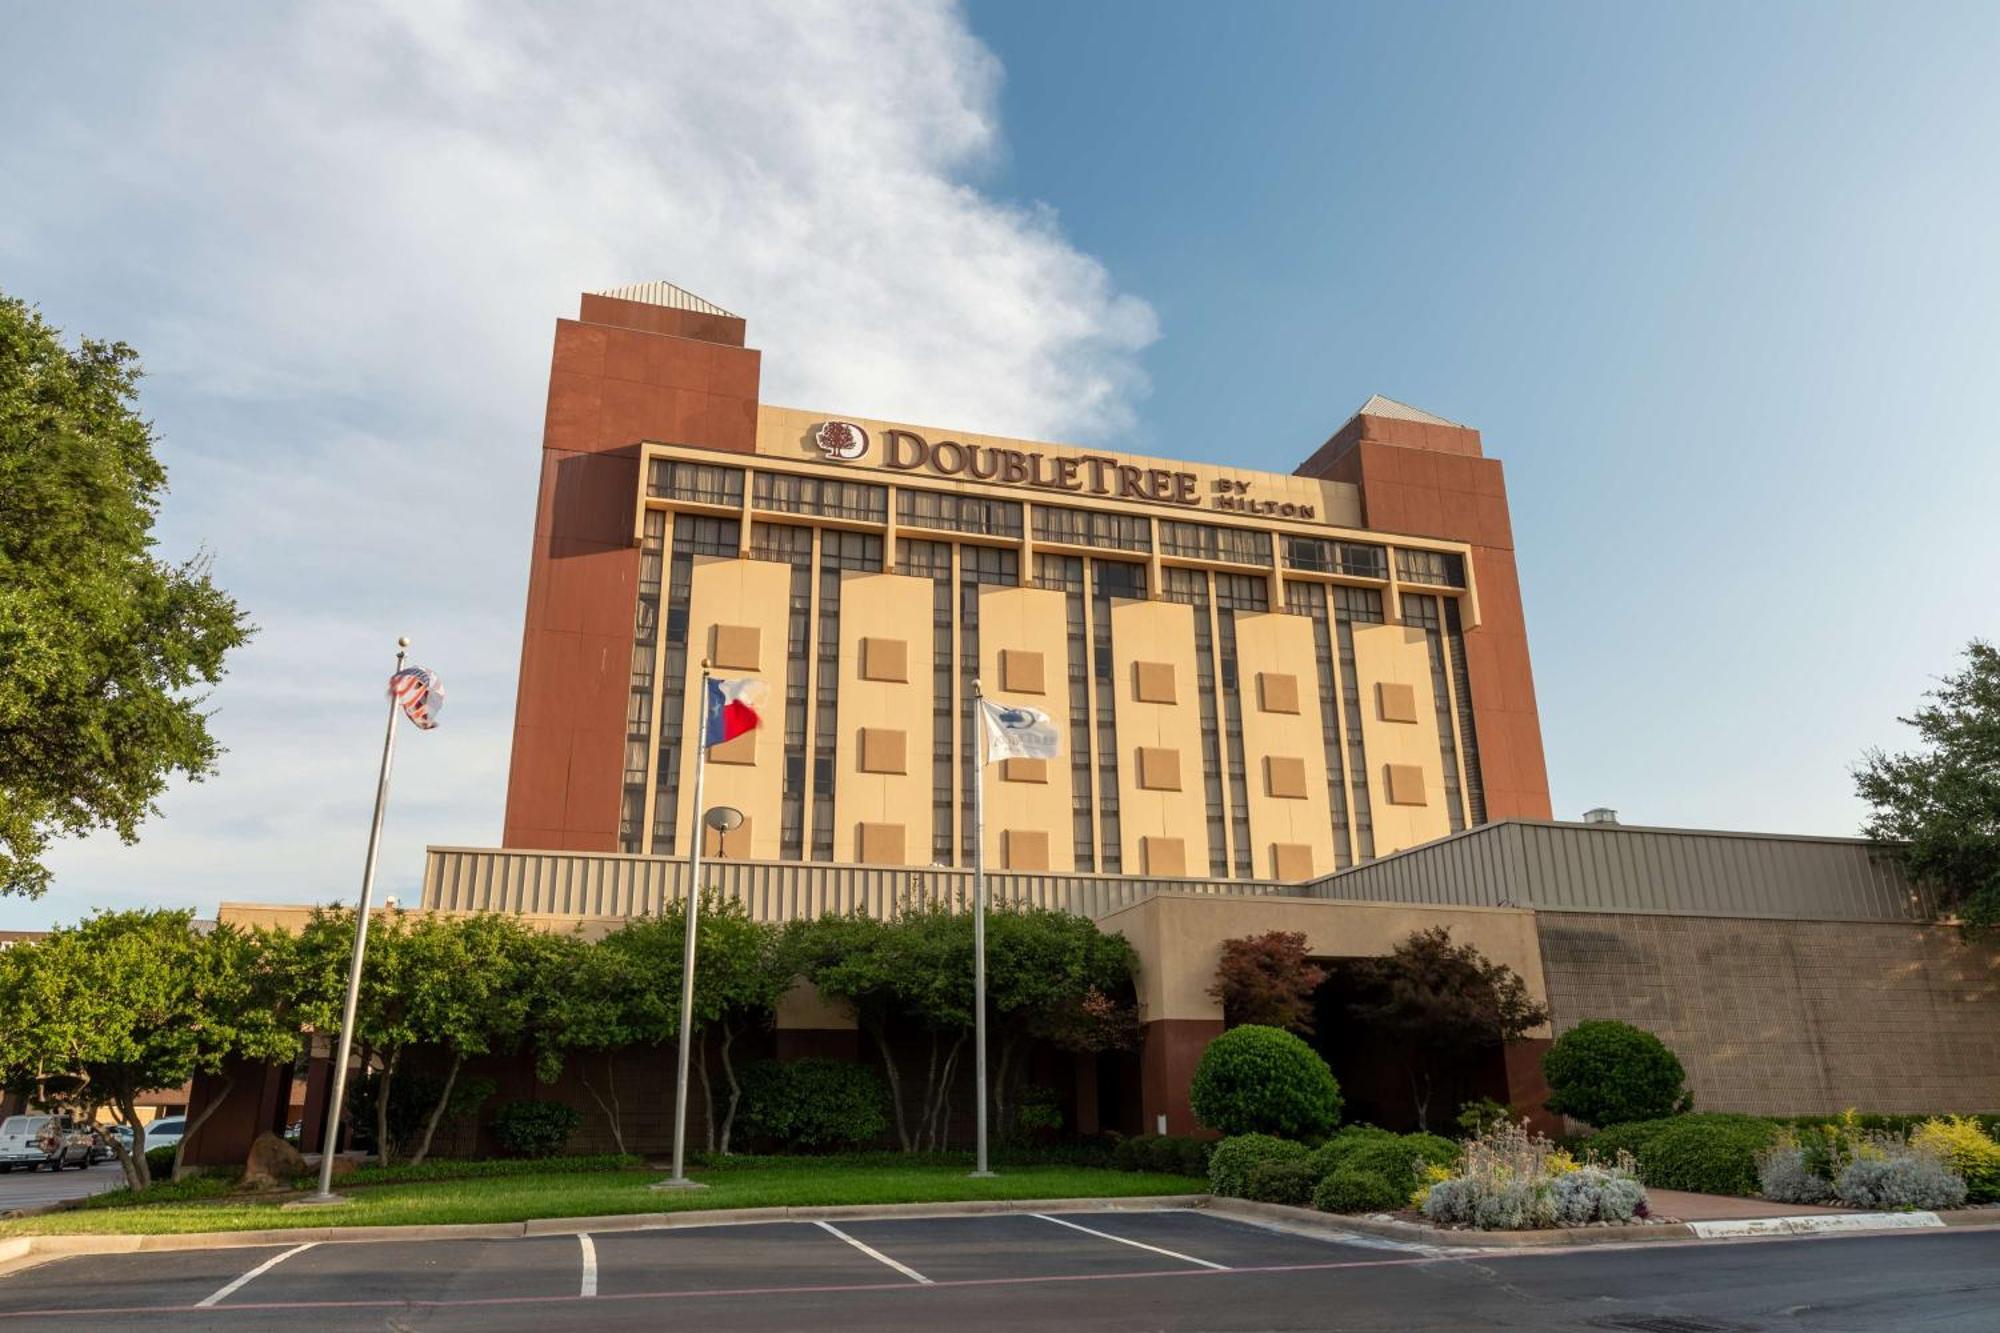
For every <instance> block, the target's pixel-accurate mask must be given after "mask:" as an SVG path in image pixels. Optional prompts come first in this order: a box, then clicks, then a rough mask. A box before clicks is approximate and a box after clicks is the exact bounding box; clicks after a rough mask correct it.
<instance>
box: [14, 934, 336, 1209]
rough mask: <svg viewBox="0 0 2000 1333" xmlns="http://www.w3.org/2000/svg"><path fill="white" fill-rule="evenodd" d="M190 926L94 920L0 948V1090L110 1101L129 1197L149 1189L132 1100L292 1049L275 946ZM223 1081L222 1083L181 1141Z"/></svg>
mask: <svg viewBox="0 0 2000 1333" xmlns="http://www.w3.org/2000/svg"><path fill="white" fill-rule="evenodd" d="M189 921H190V914H189V913H187V912H160V911H152V912H105V913H101V914H99V915H97V916H95V917H92V918H90V919H89V920H87V921H85V922H83V923H82V924H81V925H78V926H74V927H68V928H63V929H58V930H56V931H55V932H54V933H52V934H51V935H50V936H49V937H48V938H47V939H44V940H41V941H37V942H35V943H32V944H26V945H17V946H16V947H14V948H12V949H9V950H7V951H5V952H4V953H0V1081H4V1082H5V1083H6V1084H7V1085H8V1086H11V1087H21V1088H32V1089H34V1090H35V1091H36V1092H37V1093H38V1095H39V1096H40V1098H41V1099H42V1100H44V1101H49V1102H62V1101H68V1102H73V1103H76V1104H78V1105H85V1106H89V1105H102V1106H109V1107H110V1108H111V1109H112V1114H113V1116H114V1117H115V1118H116V1119H117V1120H118V1121H119V1122H120V1123H121V1124H124V1125H127V1126H129V1127H130V1128H131V1130H132V1148H131V1151H130V1152H127V1151H126V1150H125V1148H124V1146H123V1145H122V1144H117V1145H116V1147H115V1151H116V1152H117V1155H118V1158H119V1162H120V1165H121V1166H122V1167H123V1168H124V1171H125V1178H126V1181H127V1183H129V1184H130V1185H131V1186H132V1188H134V1189H144V1188H145V1187H146V1186H147V1185H149V1184H151V1183H152V1173H151V1172H150V1171H149V1170H148V1169H147V1164H146V1127H145V1124H144V1122H142V1121H141V1120H140V1118H139V1115H138V1111H137V1109H136V1106H135V1102H136V1100H137V1098H138V1096H139V1094H140V1093H142V1092H145V1091H147V1090H149V1089H153V1088H171V1087H177V1086H179V1085H180V1084H182V1083H185V1082H187V1081H188V1080H189V1079H191V1078H193V1077H194V1075H195V1074H197V1073H210V1074H214V1073H219V1072H220V1071H221V1070H222V1069H223V1067H224V1065H225V1063H226V1062H227V1061H228V1060H230V1059H231V1058H233V1057H242V1058H247V1059H252V1060H272V1061H284V1062H289V1061H291V1060H292V1059H294V1058H295V1057H296V1055H297V1053H298V1029H297V1026H296V1025H295V1023H294V1022H293V1019H292V1016H291V1015H290V1013H289V1011H288V1008H287V1006H286V1004H285V1001H284V997H283V986H282V984H281V982H282V976H283V967H282V955H283V953H284V952H285V950H286V948H287V946H286V944H285V942H284V941H283V940H281V939H279V938H278V937H275V936H272V935H269V934H265V933H262V932H257V933H249V932H243V931H239V930H236V929H234V928H232V927H229V926H218V927H216V928H215V930H213V931H212V932H210V933H209V934H207V935H201V934H197V933H195V932H194V930H192V929H191V928H190V924H189ZM231 1086H232V1083H231V1081H230V1080H229V1078H227V1077H226V1076H225V1077H224V1079H223V1080H222V1084H221V1087H220V1090H219V1091H218V1093H217V1095H216V1096H215V1097H214V1098H213V1099H211V1100H210V1102H209V1103H208V1105H207V1107H206V1108H204V1109H203V1110H202V1111H201V1112H200V1113H198V1114H197V1116H196V1117H195V1119H194V1120H192V1121H191V1122H190V1123H189V1125H188V1127H187V1134H186V1136H185V1138H183V1140H182V1142H183V1144H185V1143H186V1142H187V1141H188V1140H191V1139H193V1138H194V1136H195V1134H196V1132H198V1131H199V1130H200V1128H201V1125H202V1124H203V1122H204V1121H205V1120H206V1119H207V1117H208V1116H209V1115H211V1114H213V1113H214V1110H215V1108H216V1107H219V1106H220V1105H221V1104H222V1102H223V1100H224V1099H226V1098H227V1096H228V1094H229V1091H230V1088H231ZM114 1142H115V1141H114ZM180 1164H181V1154H180V1153H179V1152H176V1153H175V1158H174V1165H175V1169H176V1171H178V1170H179V1168H180Z"/></svg>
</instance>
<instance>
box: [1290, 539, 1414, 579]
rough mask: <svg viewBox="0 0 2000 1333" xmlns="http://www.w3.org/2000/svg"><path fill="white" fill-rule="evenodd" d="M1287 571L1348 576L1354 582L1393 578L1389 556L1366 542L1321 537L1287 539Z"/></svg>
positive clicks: (1378, 547)
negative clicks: (1328, 539) (1390, 574)
mask: <svg viewBox="0 0 2000 1333" xmlns="http://www.w3.org/2000/svg"><path fill="white" fill-rule="evenodd" d="M1285 567H1286V568H1288V569H1304V570H1310V571H1312V572H1313V573H1316V574H1347V575H1350V576H1352V577H1354V578H1363V579H1381V578H1387V577H1388V576H1389V559H1388V552H1387V550H1385V549H1384V548H1383V547H1380V546H1370V545H1368V544H1367V543H1365V542H1335V541H1327V540H1325V539H1323V538H1319V537H1292V536H1287V537H1286V538H1285Z"/></svg>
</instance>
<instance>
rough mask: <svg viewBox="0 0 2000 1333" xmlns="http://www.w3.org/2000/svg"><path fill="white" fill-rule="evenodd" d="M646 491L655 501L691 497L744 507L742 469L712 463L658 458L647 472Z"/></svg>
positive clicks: (699, 502) (702, 500)
mask: <svg viewBox="0 0 2000 1333" xmlns="http://www.w3.org/2000/svg"><path fill="white" fill-rule="evenodd" d="M646 493H647V494H648V495H650V496H652V497H653V498H654V499H656V500H692V501H694V502H695V503H697V504H705V505H728V506H730V507H731V508H736V509H740V508H742V506H743V469H742V468H740V467H717V466H716V465H715V464H713V463H683V462H680V461H678V460H676V459H672V458H655V459H654V460H653V464H652V469H651V471H649V472H648V473H647V474H646Z"/></svg>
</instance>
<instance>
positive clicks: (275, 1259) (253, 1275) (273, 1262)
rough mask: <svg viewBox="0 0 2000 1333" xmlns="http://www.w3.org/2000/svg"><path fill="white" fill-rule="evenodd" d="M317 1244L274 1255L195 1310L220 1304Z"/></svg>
mask: <svg viewBox="0 0 2000 1333" xmlns="http://www.w3.org/2000/svg"><path fill="white" fill-rule="evenodd" d="M317 1244H319V1242H318V1241H316V1240H309V1241H307V1242H306V1243H305V1244H303V1245H295V1246H293V1247H292V1248H291V1249H289V1250H286V1251H285V1252H284V1253H282V1254H274V1255H272V1256H271V1257H270V1258H268V1259H266V1260H265V1261H264V1262H263V1263H261V1264H258V1265H257V1266H256V1267H255V1268H253V1269H251V1270H250V1271H249V1272H247V1273H245V1274H243V1275H242V1276H241V1277H239V1278H237V1279H236V1280H234V1281H233V1282H230V1283H228V1284H226V1285H224V1286H223V1287H221V1288H220V1289H219V1290H216V1291H214V1292H211V1293H210V1294H209V1295H207V1296H205V1297H203V1298H202V1299H201V1300H198V1301H196V1302H195V1303H194V1306H195V1309H197V1310H202V1309H206V1308H208V1307H209V1306H212V1305H217V1304H220V1303H221V1302H222V1301H223V1300H225V1299H227V1298H228V1297H229V1296H230V1295H232V1294H233V1293H235V1292H238V1291H241V1290H242V1289H243V1288H244V1287H246V1286H248V1285H250V1283H251V1282H252V1281H254V1280H255V1279H257V1278H259V1277H261V1276H263V1275H264V1274H265V1273H268V1272H270V1271H271V1270H272V1269H274V1268H276V1267H277V1266H278V1265H279V1264H281V1263H283V1262H285V1260H287V1259H289V1258H291V1257H292V1256H293V1255H295V1254H300V1253H302V1252H304V1251H306V1250H310V1249H311V1248H312V1247H313V1246H315V1245H317Z"/></svg>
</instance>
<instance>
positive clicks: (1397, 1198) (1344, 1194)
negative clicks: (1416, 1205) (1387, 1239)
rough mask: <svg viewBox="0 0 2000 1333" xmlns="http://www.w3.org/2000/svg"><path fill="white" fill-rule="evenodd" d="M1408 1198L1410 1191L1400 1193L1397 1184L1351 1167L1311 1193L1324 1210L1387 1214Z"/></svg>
mask: <svg viewBox="0 0 2000 1333" xmlns="http://www.w3.org/2000/svg"><path fill="white" fill-rule="evenodd" d="M1409 1201H1410V1196H1409V1195H1408V1194H1400V1195H1399V1194H1397V1193H1396V1188H1395V1186H1393V1185H1391V1184H1390V1183H1389V1182H1388V1181H1386V1180H1384V1179H1382V1177H1380V1176H1378V1175H1376V1174H1375V1173H1374V1172H1372V1171H1356V1170H1354V1169H1352V1168H1342V1169H1341V1170H1339V1171H1335V1172H1334V1173H1332V1174H1331V1175H1329V1176H1328V1177H1327V1178H1326V1179H1324V1180H1322V1181H1320V1183H1319V1185H1318V1186H1317V1187H1316V1188H1315V1189H1314V1190H1313V1195H1312V1205H1313V1207H1315V1208H1317V1209H1319V1210H1320V1211H1321V1212H1322V1213H1388V1212H1394V1211H1395V1210H1396V1209H1398V1208H1401V1207H1404V1206H1405V1205H1407V1204H1408V1203H1409Z"/></svg>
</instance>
